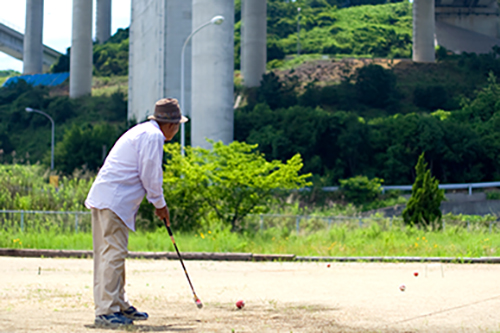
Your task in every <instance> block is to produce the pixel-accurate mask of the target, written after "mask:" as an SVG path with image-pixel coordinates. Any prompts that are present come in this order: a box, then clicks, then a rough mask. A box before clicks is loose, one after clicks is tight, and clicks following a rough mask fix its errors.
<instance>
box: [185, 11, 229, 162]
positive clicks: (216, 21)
mask: <svg viewBox="0 0 500 333" xmlns="http://www.w3.org/2000/svg"><path fill="white" fill-rule="evenodd" d="M222 22H224V16H220V15H217V16H214V17H213V18H212V19H211V20H210V21H208V22H207V23H205V24H203V25H201V26H200V27H198V28H197V29H196V30H194V31H193V32H192V33H191V34H190V35H189V36H188V37H187V38H186V41H185V42H184V45H183V46H182V52H181V109H183V108H184V53H185V51H186V46H187V44H188V43H189V41H190V40H191V37H193V36H194V35H195V34H196V33H197V32H198V31H200V30H201V29H203V28H205V27H206V26H209V25H211V24H216V25H220V24H222ZM185 144H186V134H185V129H184V123H181V154H182V156H184V146H185Z"/></svg>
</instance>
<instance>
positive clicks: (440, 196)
mask: <svg viewBox="0 0 500 333" xmlns="http://www.w3.org/2000/svg"><path fill="white" fill-rule="evenodd" d="M415 171H416V173H417V176H416V179H415V183H414V184H413V187H412V190H411V197H410V199H409V200H408V204H407V205H406V208H405V210H404V211H403V219H404V221H405V223H406V224H409V225H422V226H426V227H429V228H432V229H440V228H441V224H440V223H439V222H440V221H441V217H442V214H441V209H440V208H439V207H440V206H441V201H443V200H444V190H440V189H439V181H438V180H437V179H435V177H431V170H430V169H427V163H426V162H425V159H424V153H422V154H421V155H420V157H419V158H418V162H417V165H416V166H415Z"/></svg>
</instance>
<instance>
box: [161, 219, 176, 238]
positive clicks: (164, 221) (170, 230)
mask: <svg viewBox="0 0 500 333" xmlns="http://www.w3.org/2000/svg"><path fill="white" fill-rule="evenodd" d="M163 223H165V227H167V231H168V235H169V236H170V237H174V235H173V234H172V229H170V227H169V226H168V225H167V220H166V219H163Z"/></svg>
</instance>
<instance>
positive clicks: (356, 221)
mask: <svg viewBox="0 0 500 333" xmlns="http://www.w3.org/2000/svg"><path fill="white" fill-rule="evenodd" d="M2 214H16V215H17V214H19V215H20V230H21V232H24V231H25V229H26V217H27V215H28V216H29V215H30V214H41V215H73V216H74V224H73V225H72V227H73V228H74V229H73V230H74V232H75V233H78V232H79V230H80V225H81V217H82V216H85V215H90V214H91V213H90V212H89V211H43V210H0V227H1V226H2V223H1V222H2V221H3V220H4V219H3V216H2ZM247 217H248V218H249V219H251V218H253V219H254V220H255V219H258V228H259V230H261V231H263V230H265V227H266V225H267V226H268V227H269V226H270V225H272V223H267V224H266V223H265V222H266V219H267V220H269V219H273V218H279V219H289V220H291V221H292V223H288V225H289V226H290V229H292V230H293V229H295V232H296V233H297V234H299V233H300V232H301V231H302V230H303V229H306V228H308V227H310V225H308V222H310V221H313V220H316V221H318V220H319V221H322V222H323V223H324V228H320V229H326V230H328V229H329V228H330V227H331V226H332V225H333V224H334V223H342V222H351V226H357V227H358V228H363V227H364V226H365V225H368V223H367V221H385V222H386V223H387V224H388V225H387V227H388V228H392V226H393V222H394V221H395V220H398V221H401V220H402V218H401V217H362V216H317V215H291V214H249V215H247ZM304 222H305V223H304ZM499 224H500V221H489V222H488V229H489V232H490V233H492V232H493V227H494V226H495V227H498V226H499ZM284 225H287V224H286V223H285V224H283V223H281V224H276V226H279V227H283V226H284ZM446 226H447V224H446V221H445V219H442V220H441V227H442V230H443V231H445V230H446ZM464 226H466V228H467V231H470V230H471V223H470V222H469V221H467V222H465V225H464Z"/></svg>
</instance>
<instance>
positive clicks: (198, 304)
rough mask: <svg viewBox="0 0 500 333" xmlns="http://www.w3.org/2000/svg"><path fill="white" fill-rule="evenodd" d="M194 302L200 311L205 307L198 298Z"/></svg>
mask: <svg viewBox="0 0 500 333" xmlns="http://www.w3.org/2000/svg"><path fill="white" fill-rule="evenodd" d="M194 302H195V303H196V306H197V307H198V309H201V308H202V307H203V304H202V303H201V301H200V300H199V299H198V298H196V299H195V300H194Z"/></svg>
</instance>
